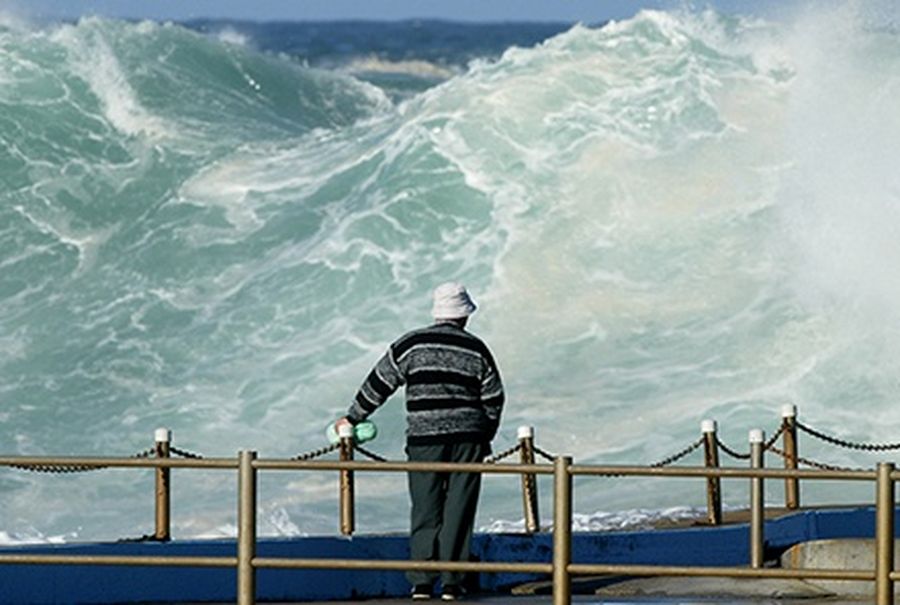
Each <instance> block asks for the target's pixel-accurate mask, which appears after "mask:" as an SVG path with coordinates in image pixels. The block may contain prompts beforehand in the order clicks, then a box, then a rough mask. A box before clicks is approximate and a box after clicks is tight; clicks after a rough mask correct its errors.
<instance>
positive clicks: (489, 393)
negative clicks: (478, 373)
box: [481, 359, 506, 439]
mask: <svg viewBox="0 0 900 605" xmlns="http://www.w3.org/2000/svg"><path fill="white" fill-rule="evenodd" d="M505 399H506V396H505V394H504V392H503V381H502V380H501V379H500V372H499V371H498V370H497V366H496V365H495V364H494V363H493V360H491V359H489V360H488V363H487V370H486V372H485V375H484V377H483V378H482V380H481V405H483V406H484V412H485V414H486V415H487V417H488V420H489V421H490V437H491V439H493V438H494V435H496V434H497V428H498V427H499V426H500V414H501V412H503V403H504V401H505Z"/></svg>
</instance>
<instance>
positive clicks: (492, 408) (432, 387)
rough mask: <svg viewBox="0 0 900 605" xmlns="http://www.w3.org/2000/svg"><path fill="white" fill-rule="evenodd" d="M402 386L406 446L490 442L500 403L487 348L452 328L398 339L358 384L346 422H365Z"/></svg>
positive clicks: (500, 393) (425, 330) (501, 397)
mask: <svg viewBox="0 0 900 605" xmlns="http://www.w3.org/2000/svg"><path fill="white" fill-rule="evenodd" d="M402 385H406V410H407V429H406V438H407V443H408V444H410V445H430V444H439V443H448V442H457V441H477V442H490V440H491V439H493V438H494V435H495V434H496V432H497V426H498V425H499V423H500V412H501V410H502V409H503V401H504V394H503V384H502V383H501V381H500V373H499V372H498V371H497V366H496V364H495V363H494V358H493V357H492V356H491V353H490V351H489V350H488V348H487V346H486V345H485V344H484V343H483V342H482V341H481V340H480V339H479V338H478V337H476V336H474V335H472V334H470V333H469V332H466V331H465V330H464V329H463V328H461V327H460V326H458V325H456V324H455V323H452V322H439V323H436V324H434V325H432V326H429V327H427V328H423V329H420V330H414V331H412V332H409V333H408V334H405V335H404V336H401V337H400V338H399V339H397V340H396V341H395V342H394V343H393V344H392V345H391V346H390V347H389V348H388V350H387V352H386V353H385V354H384V355H383V356H382V357H381V359H379V360H378V363H376V364H375V367H374V368H373V369H372V371H371V372H370V373H369V375H368V377H367V378H366V380H365V382H363V384H362V386H361V387H360V389H359V392H357V394H356V398H355V400H354V402H353V405H351V406H350V410H349V412H348V413H347V418H348V419H349V420H350V422H352V423H354V424H356V423H357V422H360V421H362V420H364V419H365V418H366V417H368V416H369V415H370V414H371V413H372V412H374V411H375V410H377V409H378V408H379V407H380V406H381V405H382V404H383V403H384V402H385V401H386V400H387V399H388V397H390V396H391V395H392V394H393V393H394V392H395V391H396V390H397V389H398V388H400V386H402Z"/></svg>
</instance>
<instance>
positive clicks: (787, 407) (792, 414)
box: [781, 403, 797, 418]
mask: <svg viewBox="0 0 900 605" xmlns="http://www.w3.org/2000/svg"><path fill="white" fill-rule="evenodd" d="M781 417H782V418H796V417H797V406H795V405H794V404H793V403H786V404H784V405H783V406H781Z"/></svg>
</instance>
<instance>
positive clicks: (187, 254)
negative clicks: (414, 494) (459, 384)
mask: <svg viewBox="0 0 900 605" xmlns="http://www.w3.org/2000/svg"><path fill="white" fill-rule="evenodd" d="M845 14H846V13H844V12H841V11H838V12H834V11H832V12H830V13H828V14H827V15H822V14H817V15H802V16H800V17H797V18H795V19H793V20H791V21H789V22H786V23H767V22H762V21H759V20H755V19H745V18H738V17H722V16H719V15H716V14H714V13H711V12H703V13H698V14H690V13H663V12H644V13H641V14H639V15H637V16H636V17H635V18H633V19H631V20H627V21H622V22H617V23H612V24H609V25H607V26H605V27H602V28H588V27H583V26H576V27H574V28H572V29H570V30H569V31H566V32H565V33H562V34H560V35H558V36H555V37H552V38H549V39H548V40H546V41H544V42H542V43H540V44H537V45H534V46H527V47H518V48H510V49H509V50H508V51H506V52H505V53H504V54H503V55H502V56H500V57H498V58H496V59H493V60H481V61H476V62H474V63H472V64H471V65H468V66H465V65H463V66H462V67H460V68H459V71H460V73H459V74H458V75H454V74H455V72H453V73H449V74H447V79H446V80H444V81H442V82H440V83H439V84H437V85H433V84H434V82H430V83H428V84H427V86H425V90H424V91H423V92H421V93H418V94H415V95H413V96H409V97H408V98H407V97H404V98H406V100H404V101H402V102H395V101H396V97H393V96H392V95H389V94H386V93H385V92H384V91H382V90H381V89H379V88H378V87H376V86H374V85H372V84H371V83H366V82H363V81H360V80H358V79H355V78H353V77H351V76H350V75H348V73H347V71H346V70H345V69H343V68H342V69H339V70H335V71H328V70H322V69H314V68H309V67H306V66H305V65H304V64H303V63H302V62H301V61H298V60H296V59H293V58H291V57H289V56H282V55H277V54H271V53H267V52H260V51H258V50H256V49H255V47H254V44H253V42H252V40H240V43H235V42H236V40H237V38H235V36H233V35H228V36H222V35H219V36H216V35H212V36H205V35H201V34H198V33H196V32H193V31H190V30H188V29H186V28H184V27H181V26H178V25H172V24H168V25H159V24H154V23H125V22H118V21H108V20H103V19H95V18H94V19H86V20H82V21H80V22H78V23H77V24H68V25H59V26H48V27H46V28H35V27H31V28H29V27H27V26H20V27H12V26H6V25H3V26H0V49H2V52H0V82H2V83H3V86H0V105H2V107H0V250H2V253H0V299H2V301H3V304H2V305H0V345H2V346H0V375H2V376H3V377H4V379H3V381H2V383H0V401H2V404H3V405H2V410H0V442H2V443H3V444H5V445H4V446H3V449H4V452H5V453H17V454H54V455H82V454H83V455H125V456H127V455H131V454H133V453H136V452H140V451H143V450H145V449H146V448H147V447H148V446H149V445H150V442H151V440H152V434H153V430H154V429H155V428H156V427H158V426H166V427H169V428H171V429H172V430H173V432H174V444H175V445H176V446H178V447H180V448H183V449H186V450H189V451H194V452H200V453H202V454H204V455H207V456H234V455H235V452H236V451H237V450H239V449H255V450H259V452H260V455H261V456H264V457H287V456H293V455H296V454H298V453H301V452H305V451H309V450H314V449H318V448H320V447H322V446H323V445H324V439H323V438H322V431H323V430H324V427H325V426H326V425H327V423H328V422H329V421H331V420H333V419H334V418H335V417H337V416H338V415H339V414H341V413H343V411H344V410H345V409H346V407H347V405H348V403H349V401H350V399H351V398H352V396H353V393H354V391H355V389H356V388H357V386H358V384H359V382H360V381H361V380H362V378H363V377H364V376H365V373H366V372H367V371H368V370H369V367H370V366H371V364H372V363H373V362H374V361H375V360H376V359H377V357H378V356H379V355H380V354H381V353H382V352H383V349H384V347H385V346H386V345H387V343H389V342H390V341H391V340H392V339H393V338H395V337H396V336H397V335H398V334H399V333H401V332H402V331H403V330H405V329H409V328H412V327H415V326H417V325H419V324H420V323H421V322H424V321H427V320H428V294H429V292H430V289H431V288H432V287H433V285H434V284H436V283H438V282H440V281H443V280H445V279H448V278H453V279H459V280H461V281H464V282H465V283H466V284H467V285H468V286H469V288H470V289H471V291H472V292H473V294H474V296H475V298H476V300H478V302H479V304H480V310H479V312H478V314H477V315H476V316H475V317H474V318H473V322H472V324H471V328H472V330H473V331H475V332H476V333H478V334H479V335H481V336H483V337H484V338H485V340H486V341H487V342H488V343H490V346H491V347H492V349H493V351H494V354H495V356H496V358H497V359H498V362H499V364H500V368H501V371H502V373H503V376H504V379H505V382H506V385H507V388H508V392H509V403H508V408H507V410H506V414H505V417H504V422H503V428H501V432H500V435H499V437H498V440H497V442H496V443H495V445H496V447H497V449H498V451H499V450H500V449H505V448H506V447H507V446H509V445H511V444H512V443H513V442H514V435H515V429H516V427H517V426H518V425H519V424H531V425H534V426H535V427H536V439H537V443H538V445H539V446H540V447H542V448H543V449H545V450H547V451H549V452H552V453H566V454H571V455H573V456H575V458H576V459H577V460H578V461H579V462H604V463H650V462H655V461H657V460H659V459H662V458H664V457H666V456H667V455H669V454H671V453H673V452H675V451H678V450H680V449H681V448H683V447H684V446H685V445H686V444H688V443H690V442H692V441H694V440H695V439H696V438H697V437H698V436H699V435H698V432H699V424H700V420H701V419H703V418H707V417H708V418H715V419H716V420H718V421H719V427H720V433H721V436H722V438H723V439H724V440H726V441H727V442H728V443H729V444H731V445H732V446H733V447H735V448H737V449H746V444H745V443H744V441H745V440H746V434H747V432H746V431H747V429H748V428H753V427H761V428H764V429H767V430H770V431H771V430H772V429H774V428H775V427H776V426H777V423H778V421H779V417H778V414H779V410H780V408H781V405H782V404H783V403H786V402H791V403H794V404H796V405H798V407H799V410H800V417H801V420H803V421H806V422H809V423H810V424H813V425H815V426H817V427H819V428H821V429H823V430H826V431H830V432H833V433H836V434H839V435H842V436H844V437H847V438H853V439H859V440H875V441H878V440H893V441H896V435H894V433H895V431H896V427H897V426H898V423H900V417H898V415H897V414H896V413H895V412H894V411H893V407H894V406H893V401H894V399H895V395H896V391H897V386H896V381H895V379H894V376H896V368H895V363H896V362H895V361H894V359H896V355H893V353H892V351H893V347H894V345H893V342H894V339H891V338H880V337H879V336H878V334H877V333H876V328H878V327H879V326H880V327H881V328H883V329H882V333H884V332H886V333H887V334H888V335H890V334H892V333H894V332H895V331H896V329H897V328H896V326H897V322H896V314H895V312H894V311H893V309H892V307H891V305H890V302H891V300H892V298H891V297H892V294H893V292H894V287H893V286H894V282H895V281H896V280H894V279H893V278H892V277H891V275H890V274H889V273H886V272H887V271H889V269H888V267H891V266H893V264H895V262H894V261H895V260H896V259H895V256H896V255H897V249H896V247H895V246H894V244H893V239H892V238H891V235H892V228H893V225H894V221H893V218H892V217H893V214H894V212H895V206H896V198H897V191H898V187H897V183H896V175H895V174H894V173H893V172H892V171H891V170H890V169H889V167H890V160H889V158H890V157H892V153H891V151H892V149H893V147H894V146H896V142H895V141H896V140H898V136H897V135H898V134H900V132H898V130H900V116H898V113H897V110H896V109H894V107H893V105H892V104H891V103H890V99H892V98H894V97H895V94H894V93H895V91H894V90H893V88H895V87H896V85H897V84H896V83H897V78H896V74H898V73H900V69H898V68H900V40H898V39H897V37H896V35H894V34H892V33H891V32H890V31H884V30H877V31H872V30H871V29H869V28H867V27H865V26H861V25H860V23H859V22H858V21H856V20H852V19H844V18H842V15H845ZM829 15H830V18H832V19H833V21H831V23H840V24H842V26H843V27H845V28H846V32H845V33H843V34H840V36H838V37H835V34H834V31H833V29H832V28H830V27H828V26H827V25H823V23H824V24H827V23H829V22H828V21H827V19H828V18H829ZM823 20H826V21H823ZM363 56H365V55H363ZM350 64H353V63H352V62H351V63H350ZM357 65H358V63H357ZM392 99H393V100H392ZM847 199H852V204H851V203H847V202H846V200H847ZM873 318H875V319H873ZM376 420H377V422H378V425H379V429H380V433H381V434H380V436H379V438H378V439H377V440H376V441H375V442H373V443H372V444H371V449H373V450H376V451H378V452H379V453H382V454H384V455H386V456H388V457H389V458H393V459H396V458H402V457H403V451H402V444H403V409H402V403H401V401H400V400H399V398H398V400H397V401H392V402H390V403H389V404H388V405H387V406H385V408H384V409H383V410H381V411H379V415H378V417H377V418H376ZM801 448H802V449H801V453H802V454H803V455H809V456H811V457H815V458H822V459H824V460H825V461H827V462H830V463H836V464H847V465H869V464H872V462H873V461H872V460H871V459H870V458H868V457H865V456H863V455H856V454H853V453H851V452H845V451H838V450H834V449H830V448H826V447H824V446H820V445H818V444H816V443H814V442H812V441H810V440H807V439H805V438H804V440H803V441H802V442H801ZM693 462H695V463H696V462H698V460H693ZM773 464H778V461H777V460H775V461H774V462H773ZM357 480H358V482H359V486H358V489H357V493H358V495H359V499H360V500H359V504H358V510H357V517H358V519H357V520H358V527H359V528H360V531H382V530H396V529H404V528H405V527H406V523H407V522H406V517H405V514H403V513H402V510H405V507H406V496H405V491H404V490H405V487H404V484H405V481H404V478H403V477H402V476H399V475H382V474H365V473H358V476H357ZM539 483H540V488H541V497H542V503H541V504H542V507H541V508H542V510H544V511H548V510H550V508H551V507H550V505H549V501H548V497H549V493H550V490H549V484H547V483H545V482H544V481H543V480H542V481H540V482H539ZM770 485H771V487H770V490H771V492H770V494H769V497H770V498H771V499H774V500H777V499H778V498H779V497H780V496H779V492H778V489H779V486H778V485H777V484H776V482H770ZM260 487H261V492H260V503H261V510H262V515H261V532H262V533H282V534H298V533H331V532H334V531H335V527H336V523H337V521H336V493H337V487H336V482H335V478H334V476H333V475H332V474H328V473H263V474H262V477H261V482H260ZM173 489H174V494H173V534H174V535H175V536H176V537H188V536H201V535H203V536H209V535H222V534H229V533H233V528H234V523H235V520H234V498H235V495H234V490H235V478H234V476H233V473H229V472H223V471H212V470H210V471H179V470H176V471H175V472H174V473H173ZM517 489H518V482H517V481H515V480H513V479H511V478H501V477H497V478H489V479H488V480H486V481H485V487H484V496H483V498H482V506H481V511H480V517H479V525H480V526H483V527H489V526H495V527H506V525H504V524H508V523H511V522H512V523H514V522H515V521H516V520H517V519H519V518H521V511H520V510H519V506H520V505H519V502H520V499H519V498H518V497H517V496H516V490H517ZM745 490H746V486H745V485H744V484H743V482H740V483H729V482H726V483H725V498H726V502H727V503H728V504H729V505H731V506H735V505H737V504H739V503H741V502H742V501H743V498H744V497H745ZM854 490H856V491H854ZM151 495H152V474H151V473H149V472H144V471H119V470H117V471H110V470H108V471H98V472H95V473H89V474H84V475H79V476H69V475H66V476H44V475H36V474H32V473H24V472H22V471H12V470H10V471H4V472H3V473H2V474H0V506H2V508H3V510H4V513H5V514H4V517H3V526H2V527H0V529H2V530H3V531H4V532H6V534H5V535H7V536H10V537H11V538H10V539H13V537H15V536H24V537H25V538H27V539H29V540H32V539H39V538H40V536H63V537H64V539H67V540H75V539H110V538H118V537H127V536H136V535H142V534H144V533H148V532H149V531H150V527H149V525H150V524H151V522H152V518H153V514H152V497H151ZM870 497H871V494H870V490H869V489H868V488H866V487H865V486H862V487H860V488H858V489H857V488H854V487H852V486H851V487H850V488H847V487H846V486H843V485H842V486H835V485H815V486H809V487H804V499H805V500H804V501H805V502H810V501H815V500H817V499H818V500H819V501H823V500H827V501H835V500H857V501H867V500H868V499H870ZM703 501H704V493H703V489H702V485H701V484H700V483H699V482H696V481H690V480H687V481H686V480H671V481H657V480H654V481H652V482H648V481H645V480H631V479H597V480H590V481H588V480H583V481H582V480H579V481H578V482H577V484H576V500H575V502H576V508H577V510H578V511H579V513H580V514H582V515H587V517H585V518H589V519H602V518H605V517H604V513H595V511H610V512H612V511H626V512H624V513H622V514H621V515H620V514H619V513H618V512H616V513H614V514H611V517H610V518H611V519H613V520H615V519H619V518H632V517H643V516H646V515H650V516H652V513H646V510H642V509H647V508H653V509H654V510H660V511H665V510H666V509H675V508H677V507H686V508H685V510H692V509H693V508H696V507H699V506H702V504H703ZM632 509H634V511H633V512H634V514H628V513H627V511H629V510H632ZM398 511H401V513H398ZM645 513H646V514H645ZM614 522H617V521H614ZM587 525H589V526H590V527H591V528H595V524H593V523H592V522H588V523H587Z"/></svg>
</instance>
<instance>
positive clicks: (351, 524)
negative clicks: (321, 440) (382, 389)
mask: <svg viewBox="0 0 900 605" xmlns="http://www.w3.org/2000/svg"><path fill="white" fill-rule="evenodd" d="M338 437H340V439H341V449H340V460H341V462H346V461H348V460H353V426H352V425H349V424H343V425H341V426H340V427H338ZM340 492H341V493H340V502H341V534H342V535H345V536H352V535H353V530H354V529H355V528H356V517H355V515H354V509H355V494H354V492H355V490H354V482H353V471H348V470H342V471H340Z"/></svg>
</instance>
